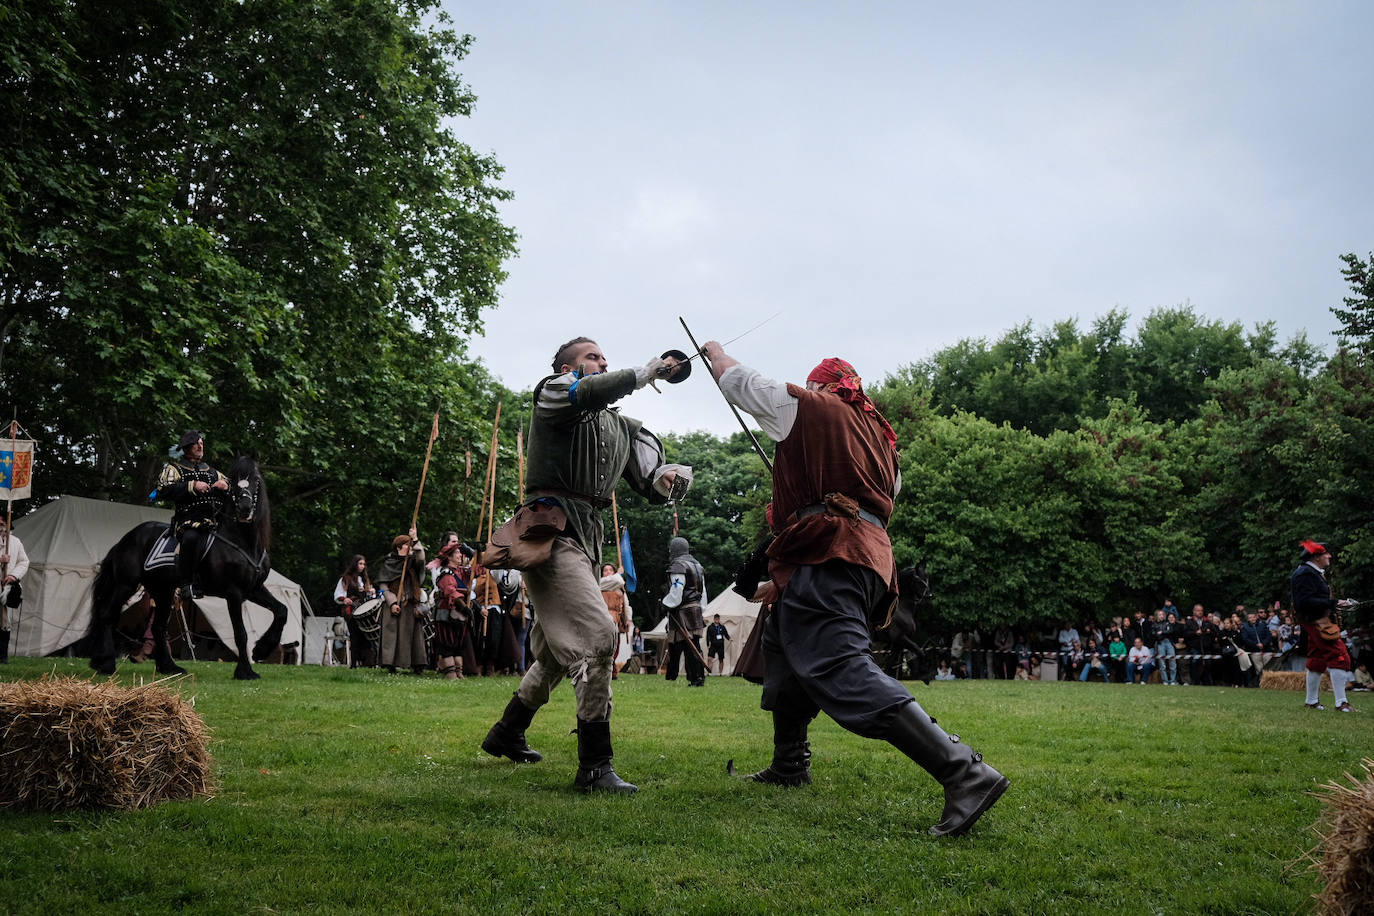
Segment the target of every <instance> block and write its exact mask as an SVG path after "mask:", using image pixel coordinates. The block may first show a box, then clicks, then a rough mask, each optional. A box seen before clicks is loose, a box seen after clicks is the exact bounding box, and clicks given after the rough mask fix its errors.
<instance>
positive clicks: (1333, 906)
mask: <svg viewBox="0 0 1374 916" xmlns="http://www.w3.org/2000/svg"><path fill="white" fill-rule="evenodd" d="M1361 765H1362V766H1363V767H1364V776H1363V778H1360V777H1356V776H1352V775H1350V774H1349V773H1346V774H1345V778H1346V779H1348V780H1349V781H1350V784H1349V785H1345V784H1343V783H1339V782H1336V781H1335V780H1333V781H1331V782H1330V783H1327V784H1326V785H1324V786H1322V787H1321V788H1320V789H1319V790H1318V791H1317V792H1315V793H1314V794H1315V795H1316V796H1317V797H1318V798H1320V799H1321V800H1322V802H1323V806H1322V814H1321V819H1320V820H1318V822H1317V824H1316V826H1315V828H1314V829H1315V830H1316V831H1317V835H1318V836H1320V837H1321V844H1320V847H1319V848H1320V851H1321V859H1320V860H1316V859H1315V857H1314V862H1313V866H1312V867H1313V868H1315V869H1316V870H1317V873H1318V874H1320V875H1321V877H1322V881H1323V883H1324V884H1325V887H1323V888H1322V891H1321V893H1320V894H1317V895H1316V898H1317V908H1318V910H1319V911H1320V912H1322V913H1329V914H1337V913H1338V914H1341V916H1352V914H1355V913H1367V912H1368V906H1369V900H1370V895H1371V894H1374V760H1371V759H1370V758H1368V757H1366V758H1365V759H1364V760H1363V761H1362V764H1361Z"/></svg>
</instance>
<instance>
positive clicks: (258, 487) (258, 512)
mask: <svg viewBox="0 0 1374 916" xmlns="http://www.w3.org/2000/svg"><path fill="white" fill-rule="evenodd" d="M227 476H228V477H229V501H230V504H231V505H232V506H233V513H234V521H236V522H238V523H239V524H240V525H247V526H251V527H252V528H253V529H254V534H255V536H256V538H257V540H258V542H259V544H261V545H262V547H263V549H266V547H267V543H268V541H269V540H270V537H271V524H272V520H271V509H270V508H269V506H268V502H267V486H266V484H264V483H263V480H262V474H261V472H259V470H258V463H257V462H256V461H254V460H253V459H252V458H250V457H248V456H247V455H242V456H240V457H238V458H237V459H235V460H234V463H233V464H232V465H231V466H230V467H229V474H228V475H227Z"/></svg>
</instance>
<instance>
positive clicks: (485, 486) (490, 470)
mask: <svg viewBox="0 0 1374 916" xmlns="http://www.w3.org/2000/svg"><path fill="white" fill-rule="evenodd" d="M500 423H501V402H500V401H497V402H496V419H494V420H492V421H491V443H490V445H489V447H488V450H487V472H486V474H484V475H483V477H482V508H481V510H480V511H479V512H478V513H477V533H476V534H474V535H473V536H472V539H473V540H474V541H481V540H482V523H483V522H484V521H486V518H487V491H488V490H490V489H491V482H492V480H493V479H494V477H495V475H496V429H497V427H498V426H499V425H500ZM492 511H493V512H494V511H495V507H493V509H492Z"/></svg>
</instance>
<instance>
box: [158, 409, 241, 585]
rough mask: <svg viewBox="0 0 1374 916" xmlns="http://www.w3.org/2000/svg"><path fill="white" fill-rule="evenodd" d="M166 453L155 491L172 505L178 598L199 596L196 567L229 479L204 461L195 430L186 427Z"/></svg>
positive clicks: (215, 522) (202, 441) (201, 441)
mask: <svg viewBox="0 0 1374 916" xmlns="http://www.w3.org/2000/svg"><path fill="white" fill-rule="evenodd" d="M170 456H171V459H172V460H171V461H170V462H169V463H168V464H167V466H166V467H165V468H163V469H162V476H161V477H159V478H158V482H157V491H158V495H159V496H161V497H162V498H163V499H170V500H171V501H172V502H173V503H175V504H176V509H175V510H173V512H172V532H173V533H174V534H175V535H176V538H177V581H178V582H180V583H181V597H182V598H199V597H201V594H200V591H199V590H198V589H197V588H196V584H195V573H196V567H197V566H198V565H199V564H200V559H201V555H202V554H204V552H205V550H206V548H207V547H208V544H209V539H210V534H211V533H212V532H213V531H214V530H215V528H216V527H218V525H219V522H218V520H217V519H216V518H215V515H216V512H217V510H218V508H219V506H220V503H221V502H222V501H223V499H224V495H225V494H226V493H227V492H228V491H229V478H227V477H225V476H224V475H223V474H221V473H220V472H219V471H216V470H215V469H214V468H212V467H210V465H208V464H206V463H205V461H204V458H205V439H204V437H203V436H201V434H200V431H199V430H195V429H192V430H187V432H186V434H185V435H184V436H182V437H181V441H180V442H178V443H177V446H176V448H174V449H172V450H171V452H170Z"/></svg>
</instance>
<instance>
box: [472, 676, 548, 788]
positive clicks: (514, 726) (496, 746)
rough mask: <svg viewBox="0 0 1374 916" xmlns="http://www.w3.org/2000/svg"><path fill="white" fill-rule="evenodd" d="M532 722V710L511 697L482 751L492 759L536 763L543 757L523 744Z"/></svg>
mask: <svg viewBox="0 0 1374 916" xmlns="http://www.w3.org/2000/svg"><path fill="white" fill-rule="evenodd" d="M459 664H460V665H461V664H462V661H461V658H460V660H459ZM533 721H534V710H533V709H530V708H529V707H528V706H526V705H525V704H524V703H521V702H520V695H519V694H515V695H513V696H512V697H511V698H510V702H509V703H507V704H506V709H505V712H503V713H501V721H499V722H497V723H496V724H495V725H493V726H492V727H491V731H489V732H487V736H486V738H484V739H482V750H484V751H486V752H487V753H488V754H490V755H491V756H493V757H509V758H510V759H511V760H514V761H515V762H516V763H538V762H539V761H541V760H543V759H544V755H543V754H541V753H539V752H538V751H536V750H535V749H534V748H532V747H530V746H529V745H528V744H527V743H525V729H527V728H529V727H530V723H531V722H533Z"/></svg>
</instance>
